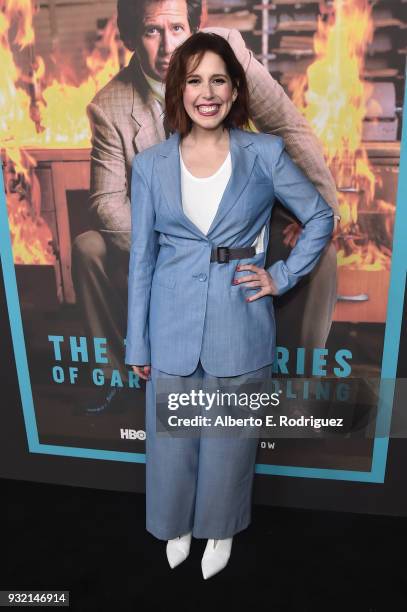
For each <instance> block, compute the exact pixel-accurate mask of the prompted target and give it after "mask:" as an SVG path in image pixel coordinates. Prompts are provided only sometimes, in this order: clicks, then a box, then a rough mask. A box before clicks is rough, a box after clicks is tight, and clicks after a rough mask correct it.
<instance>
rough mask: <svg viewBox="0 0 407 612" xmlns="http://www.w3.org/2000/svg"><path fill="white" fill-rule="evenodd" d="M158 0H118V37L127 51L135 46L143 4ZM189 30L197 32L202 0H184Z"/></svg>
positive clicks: (141, 22)
mask: <svg viewBox="0 0 407 612" xmlns="http://www.w3.org/2000/svg"><path fill="white" fill-rule="evenodd" d="M159 1H160V0H118V2H117V27H118V28H119V33H120V38H121V39H122V41H123V42H124V44H125V46H126V47H127V49H129V51H134V50H135V49H136V46H137V37H138V35H139V33H140V29H141V27H142V24H143V16H144V9H145V5H146V4H148V3H150V2H159ZM185 2H186V5H187V11H188V23H189V27H190V29H191V32H192V33H194V32H197V31H198V29H199V26H200V24H201V18H202V0H185Z"/></svg>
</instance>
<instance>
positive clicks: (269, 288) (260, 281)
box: [233, 264, 278, 302]
mask: <svg viewBox="0 0 407 612" xmlns="http://www.w3.org/2000/svg"><path fill="white" fill-rule="evenodd" d="M236 270H237V271H239V272H240V271H241V270H252V271H253V272H254V274H249V275H247V276H240V277H239V278H235V279H234V281H233V284H234V285H240V283H246V285H247V287H248V288H249V289H251V288H253V287H261V289H260V291H258V292H257V293H255V295H252V296H251V297H248V298H246V301H247V302H253V300H257V299H258V298H261V297H263V296H264V295H277V293H278V292H277V288H276V286H275V285H274V282H273V279H272V277H271V276H270V274H269V273H268V272H267V270H265V269H264V268H259V266H255V265H254V264H242V265H240V266H237V267H236Z"/></svg>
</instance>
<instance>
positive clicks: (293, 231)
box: [283, 217, 338, 249]
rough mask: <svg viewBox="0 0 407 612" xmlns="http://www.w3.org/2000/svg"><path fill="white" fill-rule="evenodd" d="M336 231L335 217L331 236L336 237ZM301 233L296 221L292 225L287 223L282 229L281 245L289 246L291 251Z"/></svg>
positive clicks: (336, 220) (336, 222)
mask: <svg viewBox="0 0 407 612" xmlns="http://www.w3.org/2000/svg"><path fill="white" fill-rule="evenodd" d="M337 230H338V219H337V218H336V217H335V219H334V229H333V231H332V235H333V236H335V235H336V232H337ZM301 232H302V226H301V225H300V223H297V221H293V222H292V223H289V224H288V225H287V226H286V227H285V228H284V229H283V234H284V240H283V243H284V244H285V245H286V246H290V247H291V248H292V249H293V248H294V247H295V245H296V244H297V240H298V238H299V237H300V236H301Z"/></svg>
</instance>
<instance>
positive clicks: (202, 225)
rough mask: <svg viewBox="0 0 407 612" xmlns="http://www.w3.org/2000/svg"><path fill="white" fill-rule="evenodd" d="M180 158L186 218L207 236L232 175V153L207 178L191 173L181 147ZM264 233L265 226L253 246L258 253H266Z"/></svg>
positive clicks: (183, 206) (183, 204)
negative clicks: (183, 157) (185, 162)
mask: <svg viewBox="0 0 407 612" xmlns="http://www.w3.org/2000/svg"><path fill="white" fill-rule="evenodd" d="M179 157H180V162H181V194H182V208H183V210H184V213H185V214H186V216H187V217H188V218H189V219H190V220H191V221H192V222H193V223H194V224H195V225H196V226H197V227H199V229H200V230H201V232H202V233H204V234H207V233H208V230H209V228H210V226H211V223H212V221H213V219H214V217H215V215H216V212H217V210H218V206H219V203H220V201H221V199H222V195H223V192H224V190H225V188H226V185H227V184H228V181H229V178H230V176H231V174H232V158H231V155H230V152H229V153H228V155H227V157H226V159H225V161H224V162H223V164H222V165H221V166H220V168H218V170H217V171H216V172H215V173H214V174H212V175H211V176H208V177H205V178H198V177H196V176H194V175H193V174H191V173H190V171H189V170H188V168H187V167H186V166H185V164H184V160H183V159H182V154H181V147H179ZM264 231H265V226H264V227H263V228H262V230H261V232H260V234H259V235H258V236H257V238H256V240H255V241H254V242H253V244H252V246H255V247H256V253H262V252H263V251H264V246H263V238H264Z"/></svg>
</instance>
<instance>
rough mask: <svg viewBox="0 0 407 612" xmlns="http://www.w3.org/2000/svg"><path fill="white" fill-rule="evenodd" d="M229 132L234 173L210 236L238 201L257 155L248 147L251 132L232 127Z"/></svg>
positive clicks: (220, 203)
mask: <svg viewBox="0 0 407 612" xmlns="http://www.w3.org/2000/svg"><path fill="white" fill-rule="evenodd" d="M229 134H230V155H231V158H232V175H231V177H230V179H229V181H228V184H227V185H226V188H225V191H224V192H223V195H222V198H221V201H220V202H219V206H218V210H217V211H216V215H215V217H214V219H213V221H212V223H211V225H210V227H209V230H208V236H209V235H210V234H212V233H213V232H214V230H215V229H216V228H217V226H218V225H219V223H220V222H221V221H222V219H223V218H224V217H225V216H226V215H227V214H228V213H229V212H230V211H231V210H232V208H233V207H234V206H235V204H236V203H237V201H238V199H239V197H240V195H241V193H242V191H243V190H244V188H245V187H246V185H247V182H248V180H249V178H250V175H251V172H252V170H253V166H254V162H255V159H256V157H257V153H256V152H254V151H252V150H251V149H249V148H247V147H248V146H249V145H250V144H251V142H252V139H251V137H250V133H249V132H244V131H242V130H237V129H231V130H230V132H229Z"/></svg>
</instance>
